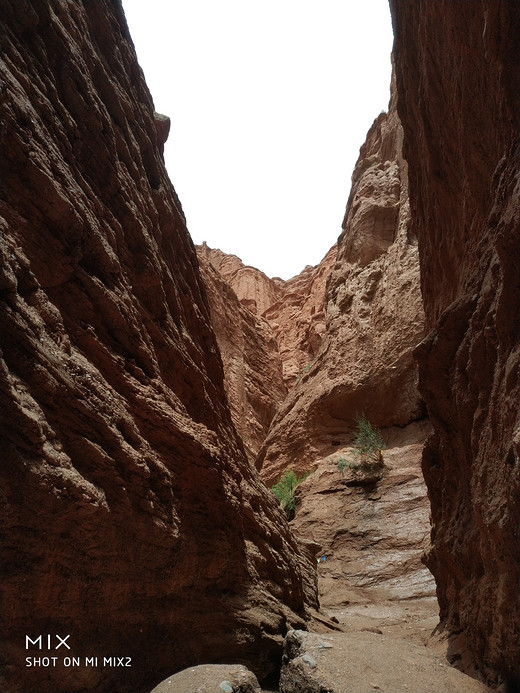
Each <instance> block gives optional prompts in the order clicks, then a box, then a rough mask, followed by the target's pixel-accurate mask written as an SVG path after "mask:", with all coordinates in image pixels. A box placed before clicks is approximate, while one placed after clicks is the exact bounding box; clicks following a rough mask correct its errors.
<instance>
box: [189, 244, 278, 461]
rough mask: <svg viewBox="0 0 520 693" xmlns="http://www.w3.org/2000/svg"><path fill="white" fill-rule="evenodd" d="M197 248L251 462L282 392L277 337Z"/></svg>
mask: <svg viewBox="0 0 520 693" xmlns="http://www.w3.org/2000/svg"><path fill="white" fill-rule="evenodd" d="M198 254H199V257H200V267H201V275H202V279H203V281H204V284H205V287H206V292H207V295H208V301H209V306H210V312H211V323H212V326H213V329H214V331H215V335H216V337H217V342H218V346H219V350H220V353H221V356H222V360H223V365H224V387H225V390H226V395H227V398H228V402H229V406H230V408H231V416H232V419H233V423H234V424H235V427H236V429H237V431H238V433H239V435H240V438H241V440H242V442H243V444H244V447H245V449H246V452H247V455H248V458H249V460H250V461H251V462H252V463H254V460H255V459H256V456H257V454H258V451H259V449H260V446H261V445H262V443H263V441H264V439H265V437H266V435H267V432H268V430H269V425H270V424H271V421H272V419H273V417H274V415H275V414H276V411H277V410H278V407H279V406H280V404H281V403H282V402H283V400H284V399H285V396H286V395H287V389H286V387H285V385H284V382H283V378H282V361H281V358H280V352H279V349H278V343H277V341H276V338H275V335H274V333H273V331H272V329H271V326H270V325H269V323H268V322H267V321H266V320H265V319H264V318H262V317H260V316H258V315H256V314H255V313H253V312H251V311H250V310H249V309H248V308H246V307H245V306H244V305H243V304H242V303H241V302H240V301H239V300H238V298H237V295H236V294H235V292H234V291H233V289H232V288H231V287H230V286H229V284H228V283H227V282H226V281H225V280H224V279H223V278H222V276H221V275H220V274H219V272H217V270H216V269H215V268H214V267H213V265H212V264H211V263H210V262H208V261H207V260H206V257H205V254H204V253H203V252H201V249H200V248H199V249H198ZM259 274H260V273H259Z"/></svg>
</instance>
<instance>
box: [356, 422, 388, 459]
mask: <svg viewBox="0 0 520 693" xmlns="http://www.w3.org/2000/svg"><path fill="white" fill-rule="evenodd" d="M356 423H357V429H358V432H357V435H356V439H355V441H354V445H355V447H356V452H357V454H358V456H359V458H360V462H361V463H362V464H370V463H374V462H382V461H383V453H382V451H383V450H384V449H385V447H386V445H385V441H384V440H383V436H382V435H381V431H380V430H379V429H378V428H374V426H372V424H371V423H370V421H369V420H368V419H367V418H366V416H365V415H364V414H360V415H359V416H357V417H356Z"/></svg>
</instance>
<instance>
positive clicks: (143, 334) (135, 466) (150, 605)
mask: <svg viewBox="0 0 520 693" xmlns="http://www.w3.org/2000/svg"><path fill="white" fill-rule="evenodd" d="M1 4H2V20H3V36H2V49H3V61H2V64H1V70H2V82H3V85H4V86H3V94H2V102H1V110H2V112H1V128H2V131H1V134H2V189H1V218H0V224H1V230H2V245H1V265H0V299H1V300H0V311H1V324H2V334H1V361H0V366H1V378H0V397H1V407H2V420H1V424H2V465H1V475H2V479H1V481H2V483H1V487H2V509H1V521H2V529H3V547H2V570H3V578H2V593H3V597H2V621H3V623H2V658H3V661H2V672H3V679H2V690H9V691H11V692H12V693H26V692H27V691H29V690H31V691H35V690H38V691H39V693H45V692H46V691H49V692H52V693H58V692H59V691H67V693H71V692H73V691H80V690H89V691H93V692H95V691H106V690H111V691H120V692H121V693H123V692H124V693H127V692H128V691H129V690H132V691H134V692H136V693H137V692H139V691H144V690H149V689H150V688H151V687H152V686H153V684H154V682H158V681H159V680H161V679H162V678H164V677H165V676H166V675H167V674H170V673H172V672H173V671H176V670H178V669H181V668H183V667H186V666H188V665H191V664H194V663H198V662H201V661H213V662H215V661H226V660H228V661H229V660H230V659H231V660H233V661H239V662H244V663H246V664H248V665H249V666H250V667H251V668H252V669H253V670H255V671H256V672H257V673H258V674H259V675H263V674H265V673H266V672H268V671H269V670H270V669H272V668H273V667H276V666H277V665H278V664H279V656H280V652H281V641H282V638H283V635H284V634H285V632H286V631H287V629H288V628H290V627H294V626H296V627H302V626H304V623H305V618H306V613H307V607H308V606H316V591H315V585H314V573H315V565H312V566H311V565H310V563H309V562H308V560H307V559H306V558H305V555H304V554H303V553H302V552H301V551H300V548H299V546H298V544H297V543H296V540H295V539H294V538H293V536H292V534H291V532H290V531H289V528H288V526H287V524H286V521H285V518H284V516H283V513H282V512H281V511H280V509H279V508H278V504H277V502H276V500H275V499H274V497H273V496H272V495H271V494H270V493H269V492H268V491H267V490H266V489H265V487H264V485H263V483H262V482H261V481H260V478H259V477H258V475H257V473H256V471H255V470H254V468H253V467H252V466H251V465H250V464H249V463H248V462H247V460H246V457H245V453H244V450H243V446H242V444H241V442H240V439H239V438H238V436H237V435H236V432H235V428H234V426H233V423H232V420H231V415H230V412H229V408H228V406H227V403H226V398H225V394H224V383H223V368H222V361H221V358H220V354H219V350H218V347H217V342H216V339H215V335H214V333H213V331H212V328H211V326H210V312H209V307H208V302H207V297H206V291H205V288H204V285H203V282H202V280H201V277H200V274H199V268H198V262H197V258H196V253H195V249H194V246H193V245H192V243H191V240H190V238H189V236H188V234H187V231H186V227H185V220H184V216H183V213H182V210H181V207H180V204H179V201H178V199H177V197H176V195H175V192H174V190H173V188H172V187H171V184H170V182H169V180H168V177H167V175H166V172H165V169H164V164H163V161H162V157H161V151H162V146H163V144H164V139H165V137H166V135H167V129H168V123H167V120H166V119H165V118H164V117H160V116H158V115H157V114H156V115H154V110H153V104H152V101H151V98H150V95H149V93H148V90H147V88H146V85H145V83H144V80H143V75H142V73H141V71H140V69H139V66H138V64H137V61H136V56H135V53H134V49H133V46H132V42H131V39H130V36H129V34H128V29H127V27H126V23H125V18H124V14H123V10H122V6H121V3H120V2H118V1H115V0H96V2H87V1H86V0H84V1H80V0H78V2H65V3H64V2H56V3H49V2H47V1H46V0H34V1H33V2H30V3H29V2H6V1H3V2H2V3H1ZM46 634H51V635H52V636H53V643H52V646H53V647H55V646H56V644H59V643H57V641H56V640H55V639H54V634H60V635H61V636H62V637H64V636H65V635H66V634H67V635H68V638H67V642H68V646H70V648H71V650H70V651H69V650H67V652H66V654H70V655H71V656H77V657H80V658H84V657H86V656H88V657H94V656H96V657H99V658H104V657H115V656H119V657H125V658H127V657H130V658H131V662H132V663H131V667H128V668H124V669H121V668H116V667H114V668H111V667H101V666H81V667H68V668H66V667H63V666H62V665H61V664H59V665H57V666H56V667H47V668H42V667H28V666H26V656H28V655H31V656H32V655H34V656H39V657H41V656H45V655H47V656H50V655H52V654H54V650H52V649H51V650H50V651H49V650H48V649H47V639H46ZM27 635H28V636H29V637H30V638H31V639H32V640H33V641H34V642H35V643H37V642H38V640H37V638H38V636H39V635H43V636H44V637H43V650H42V649H39V648H38V645H37V644H34V645H31V644H29V650H27V649H26V636H27ZM63 650H64V648H62V650H61V651H60V650H58V652H57V653H56V654H59V655H62V654H63ZM60 661H61V657H60ZM125 661H126V659H125Z"/></svg>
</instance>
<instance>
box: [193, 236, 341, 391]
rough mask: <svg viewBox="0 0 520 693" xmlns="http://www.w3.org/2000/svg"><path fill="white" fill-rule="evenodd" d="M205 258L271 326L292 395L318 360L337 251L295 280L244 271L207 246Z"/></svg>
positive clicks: (234, 260) (232, 258) (251, 269)
mask: <svg viewBox="0 0 520 693" xmlns="http://www.w3.org/2000/svg"><path fill="white" fill-rule="evenodd" d="M198 252H199V254H200V255H201V256H203V257H204V258H206V259H207V260H208V262H210V263H211V265H212V266H213V267H214V268H215V269H216V270H217V271H218V272H219V274H220V275H221V276H222V277H223V279H224V280H225V281H226V283H227V284H228V285H229V286H230V287H231V288H232V289H233V291H234V292H235V294H236V295H237V297H238V299H239V301H240V302H241V303H242V304H243V305H244V306H245V307H246V308H247V309H248V310H250V311H251V312H252V313H253V314H254V315H257V316H261V317H263V318H264V319H265V320H267V322H268V323H269V325H270V326H271V329H272V331H273V334H274V336H275V339H276V343H277V345H278V351H279V353H280V358H281V362H282V374H283V381H284V383H285V386H286V388H287V389H288V390H290V389H291V388H292V387H294V385H295V383H296V382H297V380H298V379H299V378H300V377H301V375H302V373H304V372H306V370H307V369H308V368H309V367H310V364H311V363H312V360H313V359H314V358H315V357H316V355H317V353H318V350H319V347H320V344H321V341H322V338H323V336H324V334H325V329H326V328H325V287H326V283H327V280H328V278H329V275H330V272H331V269H332V267H333V264H334V261H335V258H336V253H337V247H336V245H334V246H333V247H332V248H331V249H330V250H329V252H328V253H327V254H326V255H325V257H324V258H323V260H322V261H321V262H320V263H319V265H316V266H311V265H309V266H307V267H305V269H303V270H302V272H300V274H298V275H296V276H295V277H293V278H292V279H289V280H287V281H284V280H283V279H280V278H277V277H275V278H274V279H270V278H269V277H267V275H265V274H264V273H263V272H261V271H260V270H257V269H255V268H254V267H249V266H247V265H244V264H243V263H242V261H241V260H240V258H238V257H236V255H227V254H226V253H223V252H222V251H221V250H216V249H213V248H209V247H208V246H207V245H206V244H203V245H202V246H200V247H199V248H198Z"/></svg>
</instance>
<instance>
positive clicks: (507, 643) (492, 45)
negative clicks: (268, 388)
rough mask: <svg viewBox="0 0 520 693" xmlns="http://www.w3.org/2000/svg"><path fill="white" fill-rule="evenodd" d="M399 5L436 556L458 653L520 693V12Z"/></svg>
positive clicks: (402, 108)
mask: <svg viewBox="0 0 520 693" xmlns="http://www.w3.org/2000/svg"><path fill="white" fill-rule="evenodd" d="M391 6H392V13H393V22H394V30H395V41H396V43H395V62H396V70H397V91H398V110H399V114H400V117H401V120H402V123H403V127H404V133H405V152H406V157H407V159H408V163H409V178H410V202H411V209H412V221H413V228H414V229H415V231H416V233H417V235H418V238H419V253H420V260H421V278H422V293H423V297H424V306H425V312H426V321H427V329H428V336H427V337H426V339H425V341H424V342H423V343H422V345H421V346H420V348H419V349H418V350H417V358H418V362H419V371H420V389H421V392H422V394H423V396H424V398H425V400H426V403H427V406H428V411H429V414H430V416H431V420H432V423H433V427H434V430H435V432H434V435H433V436H432V437H431V438H430V440H429V443H428V446H427V449H426V451H425V453H424V457H423V470H424V475H425V478H426V482H427V485H428V490H429V495H430V498H431V503H432V520H433V531H432V544H433V546H432V550H431V552H430V554H429V557H428V565H429V567H430V568H431V570H432V572H433V573H434V575H435V578H436V581H437V592H438V598H439V603H440V609H441V618H442V620H443V622H444V623H445V625H446V628H447V629H448V631H449V632H451V633H454V634H458V644H459V645H460V646H461V650H462V654H463V653H464V652H466V653H469V655H470V656H471V659H472V662H473V665H474V666H476V667H477V668H478V669H480V671H481V672H484V674H485V675H486V676H487V678H488V680H489V681H491V682H492V681H496V680H497V679H500V678H502V679H504V680H505V681H506V682H507V684H508V685H509V689H510V690H518V689H519V688H520V599H519V589H518V586H519V584H520V525H519V522H518V506H519V498H520V449H519V446H520V430H519V427H518V426H519V424H518V422H519V413H520V411H519V409H520V386H519V363H520V340H519V321H518V315H519V309H520V286H519V273H518V268H519V266H520V257H519V255H520V243H519V236H518V233H519V228H520V183H519V171H520V166H519V161H520V152H519V139H518V132H519V124H520V89H519V85H520V44H519V42H518V36H519V34H520V7H519V5H518V3H513V2H506V1H499V2H495V1H494V0H483V1H482V2H478V3H453V2H448V1H447V0H441V1H439V2H435V3H431V2H427V1H426V0H419V1H418V2H398V1H397V0H392V2H391ZM455 645H456V643H454V647H455Z"/></svg>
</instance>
